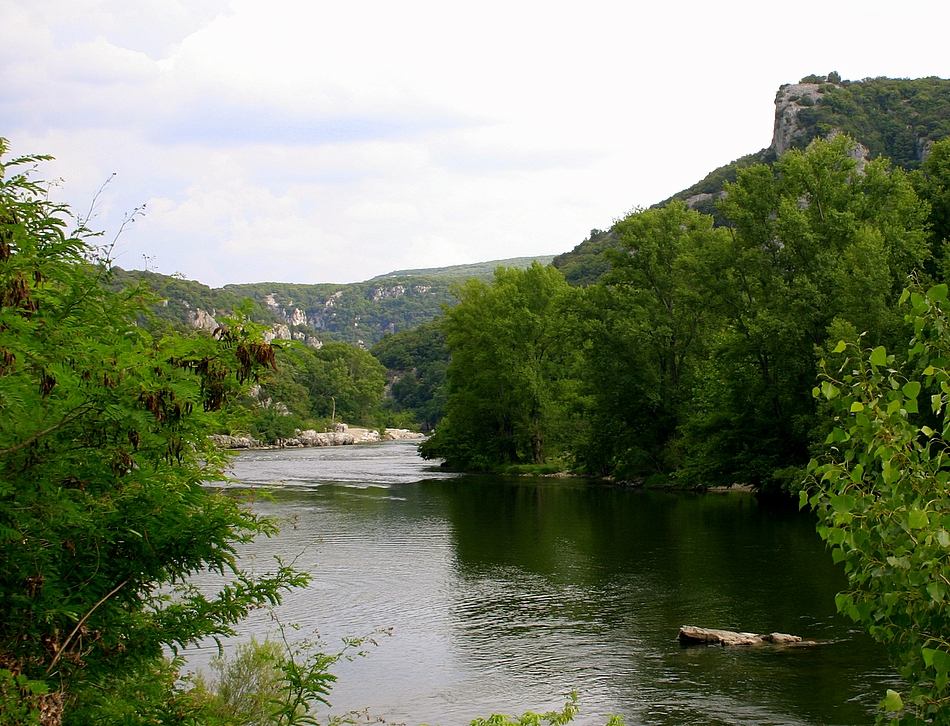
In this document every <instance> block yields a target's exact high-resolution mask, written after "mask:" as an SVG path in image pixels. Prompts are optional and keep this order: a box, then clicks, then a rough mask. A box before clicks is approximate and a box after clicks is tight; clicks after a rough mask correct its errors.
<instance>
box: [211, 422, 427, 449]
mask: <svg viewBox="0 0 950 726" xmlns="http://www.w3.org/2000/svg"><path fill="white" fill-rule="evenodd" d="M424 438H425V434H420V433H416V432H415V431H410V430H409V429H386V430H385V432H384V433H383V434H380V433H379V431H376V430H375V429H366V428H362V427H359V426H347V425H346V424H345V423H338V424H336V426H335V427H334V430H333V431H315V430H314V429H305V430H303V431H300V430H298V431H296V432H295V433H294V435H293V436H291V437H290V438H287V439H281V440H280V441H279V442H277V443H276V444H265V443H263V442H262V441H259V440H258V439H255V438H254V437H253V436H248V435H236V436H229V435H226V434H215V435H213V436H211V440H212V441H213V442H214V444H215V445H216V446H217V447H218V448H221V449H275V448H277V449H284V448H297V447H306V446H351V445H353V444H374V443H378V442H380V441H416V440H421V439H424Z"/></svg>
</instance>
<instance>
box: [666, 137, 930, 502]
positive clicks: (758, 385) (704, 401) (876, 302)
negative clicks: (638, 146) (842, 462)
mask: <svg viewBox="0 0 950 726" xmlns="http://www.w3.org/2000/svg"><path fill="white" fill-rule="evenodd" d="M853 148H854V144H853V142H852V141H851V140H850V139H847V138H846V137H843V136H839V137H837V138H835V139H833V140H831V141H820V140H819V141H815V142H814V143H812V144H811V145H810V146H809V147H808V149H806V150H804V151H790V152H788V153H786V154H785V155H784V156H783V157H782V158H781V159H779V160H778V161H777V162H776V164H775V165H774V167H773V168H769V167H767V166H753V167H750V168H748V169H745V170H742V171H740V173H739V176H738V180H737V182H736V183H735V184H732V185H728V186H727V196H726V197H725V199H724V200H723V201H722V203H721V209H722V212H723V214H724V216H725V217H726V218H727V219H728V220H729V222H730V225H731V229H730V235H729V236H728V237H727V238H723V239H722V240H720V241H718V242H717V244H715V245H709V246H707V247H706V248H705V251H704V253H703V255H702V257H701V259H700V261H699V264H700V266H701V268H702V269H703V270H704V273H705V274H704V275H703V276H702V278H701V281H702V286H701V289H700V292H701V294H702V297H703V300H704V302H705V304H706V306H708V307H709V308H711V309H712V310H713V311H715V313H716V314H718V315H719V316H721V319H722V321H723V322H722V324H721V325H720V326H719V327H718V329H717V330H716V331H715V332H714V334H713V337H712V338H711V340H710V349H711V357H710V362H709V364H708V365H707V366H704V368H703V369H702V370H701V371H700V372H699V373H700V374H699V376H698V378H697V383H696V388H695V395H694V405H693V407H692V412H691V415H690V417H689V419H688V420H687V421H686V423H685V425H684V427H683V431H684V440H685V448H686V467H685V475H686V476H687V477H688V478H690V479H693V480H696V481H698V482H704V483H723V484H730V483H734V482H747V483H750V484H753V485H756V486H758V487H764V488H768V487H771V486H778V485H781V484H782V483H784V481H785V480H783V471H784V472H786V473H787V470H788V467H800V466H803V465H804V464H805V463H806V462H807V460H808V452H809V445H810V441H811V439H812V435H813V430H814V429H815V427H816V426H817V425H818V424H817V417H816V412H815V407H814V402H813V401H812V400H811V399H810V397H809V396H808V395H807V392H808V391H809V390H810V388H811V381H813V380H814V376H815V372H816V364H815V358H814V353H813V350H814V348H815V346H818V345H820V344H821V343H822V342H823V341H824V339H825V337H826V336H827V333H828V328H829V325H830V324H831V323H832V321H833V320H835V319H838V320H841V321H848V322H849V323H850V324H851V325H852V326H853V327H854V328H855V329H857V330H859V331H867V332H868V335H869V341H874V342H885V343H886V342H887V341H889V340H892V339H894V338H895V336H899V335H900V334H901V327H902V321H901V318H900V316H899V315H898V314H896V313H895V312H894V307H893V305H894V300H895V299H896V298H897V295H898V294H899V292H900V290H901V289H902V287H903V285H904V284H905V281H906V279H907V275H908V274H909V273H910V272H911V271H913V270H914V269H917V268H918V267H919V266H920V265H921V264H922V262H923V261H924V260H925V259H926V258H927V255H928V249H927V240H926V234H925V221H926V212H927V209H926V205H924V204H923V203H921V201H920V200H919V199H918V197H917V196H916V194H915V193H914V190H913V188H912V186H911V184H910V182H909V180H908V178H907V175H906V174H905V173H903V172H901V171H900V170H892V169H891V168H890V167H889V166H888V164H887V162H886V161H883V160H876V161H872V162H867V163H864V162H862V163H861V164H859V163H858V162H857V161H856V159H855V158H854V157H853V155H852V151H853Z"/></svg>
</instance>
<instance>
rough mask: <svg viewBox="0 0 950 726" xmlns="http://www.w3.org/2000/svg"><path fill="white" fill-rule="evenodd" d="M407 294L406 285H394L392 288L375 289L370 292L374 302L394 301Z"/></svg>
mask: <svg viewBox="0 0 950 726" xmlns="http://www.w3.org/2000/svg"><path fill="white" fill-rule="evenodd" d="M405 294H406V288H405V286H404V285H392V286H391V287H374V288H373V289H372V290H371V291H370V298H371V299H372V301H373V302H379V301H380V300H393V299H395V298H398V297H402V296H403V295H405Z"/></svg>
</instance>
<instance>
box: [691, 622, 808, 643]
mask: <svg viewBox="0 0 950 726" xmlns="http://www.w3.org/2000/svg"><path fill="white" fill-rule="evenodd" d="M679 641H680V643H682V644H683V645H730V646H731V645H769V644H770V645H817V643H816V642H815V641H813V640H803V639H802V638H801V637H800V636H798V635H789V634H788V633H768V634H766V635H757V634H756V633H740V632H735V631H733V630H716V629H714V628H697V627H696V626H695V625H683V626H682V627H680V632H679Z"/></svg>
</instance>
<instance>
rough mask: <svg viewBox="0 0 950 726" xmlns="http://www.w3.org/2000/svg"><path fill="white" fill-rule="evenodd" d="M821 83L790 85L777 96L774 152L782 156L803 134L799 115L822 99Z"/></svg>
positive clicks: (773, 134)
mask: <svg viewBox="0 0 950 726" xmlns="http://www.w3.org/2000/svg"><path fill="white" fill-rule="evenodd" d="M821 85H822V84H820V83H788V84H785V85H783V86H781V87H780V88H779V89H778V93H777V94H776V96H775V126H774V128H773V130H772V150H773V151H774V152H775V155H776V156H781V155H782V154H784V153H785V152H786V151H788V150H789V149H790V148H792V145H793V144H794V143H795V140H796V139H797V138H798V137H799V135H800V134H801V131H802V130H801V128H800V127H799V125H798V114H799V113H801V110H802V109H803V108H806V107H808V106H814V105H815V103H816V102H817V101H818V99H819V98H820V97H821Z"/></svg>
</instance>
